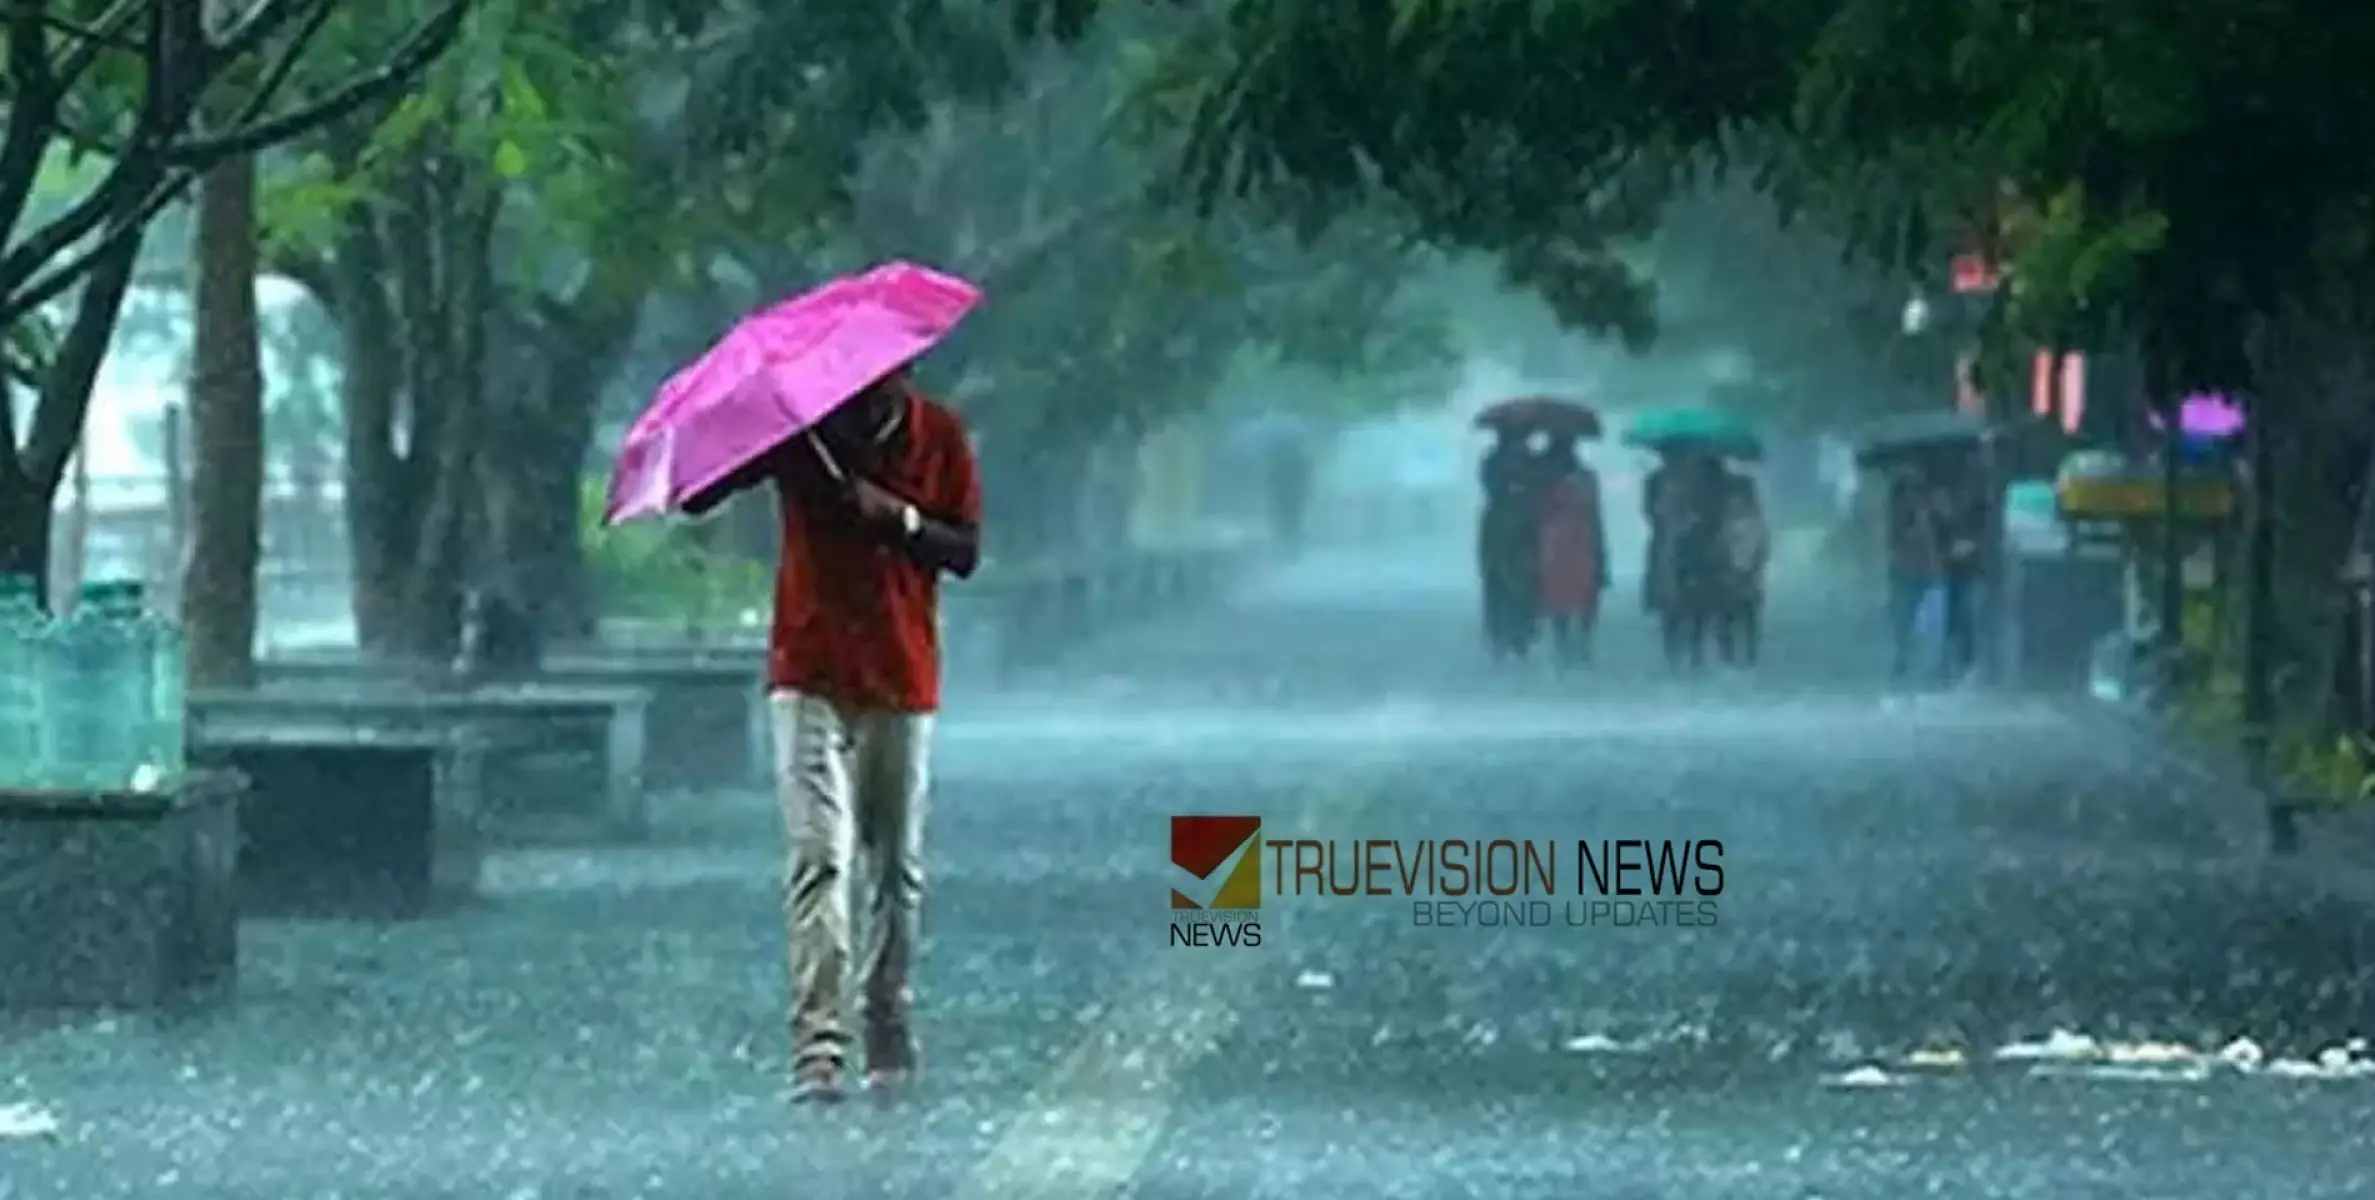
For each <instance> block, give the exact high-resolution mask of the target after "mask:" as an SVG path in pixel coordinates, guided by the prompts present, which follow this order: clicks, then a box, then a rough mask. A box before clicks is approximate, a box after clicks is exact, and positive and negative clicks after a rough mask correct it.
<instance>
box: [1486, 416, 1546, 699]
mask: <svg viewBox="0 0 2375 1200" xmlns="http://www.w3.org/2000/svg"><path fill="white" fill-rule="evenodd" d="M1493 435H1494V440H1493V445H1492V449H1490V450H1488V451H1486V453H1485V456H1484V466H1483V470H1482V472H1481V483H1482V484H1483V487H1484V510H1483V513H1482V514H1481V515H1480V517H1479V518H1478V520H1477V528H1476V569H1477V580H1478V582H1479V583H1480V584H1481V585H1482V592H1483V602H1484V636H1485V644H1486V646H1487V647H1488V648H1489V649H1490V650H1491V651H1492V654H1493V656H1494V657H1495V658H1500V659H1509V658H1523V657H1525V655H1526V653H1527V652H1528V651H1529V650H1531V649H1532V648H1533V644H1534V636H1535V634H1536V632H1537V630H1538V628H1539V622H1540V620H1541V614H1540V612H1539V610H1538V608H1537V603H1536V593H1537V590H1538V583H1537V578H1538V574H1537V573H1538V571H1539V568H1540V562H1539V558H1538V555H1539V548H1538V542H1539V540H1540V533H1539V525H1538V523H1537V517H1536V504H1537V500H1536V497H1537V495H1538V493H1539V489H1538V488H1537V487H1536V483H1537V480H1538V476H1539V472H1538V470H1537V466H1536V463H1535V460H1534V456H1533V455H1532V454H1530V453H1528V451H1527V446H1526V437H1525V435H1524V434H1523V433H1522V432H1520V431H1519V430H1517V429H1515V428H1512V427H1509V426H1497V427H1495V428H1494V430H1493Z"/></svg>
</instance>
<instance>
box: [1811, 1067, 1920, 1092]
mask: <svg viewBox="0 0 2375 1200" xmlns="http://www.w3.org/2000/svg"><path fill="white" fill-rule="evenodd" d="M1909 1082H1911V1081H1910V1080H1908V1079H1906V1078H1905V1077H1904V1076H1901V1075H1891V1074H1889V1073H1888V1072H1887V1071H1884V1070H1882V1069H1880V1068H1879V1067H1875V1066H1870V1065H1866V1066H1861V1067H1857V1068H1856V1069H1855V1070H1852V1071H1846V1072H1843V1073H1841V1074H1838V1075H1831V1076H1826V1077H1825V1078H1824V1079H1823V1086H1825V1087H1835V1088H1892V1087H1903V1086H1905V1085H1906V1084H1907V1083H1909Z"/></svg>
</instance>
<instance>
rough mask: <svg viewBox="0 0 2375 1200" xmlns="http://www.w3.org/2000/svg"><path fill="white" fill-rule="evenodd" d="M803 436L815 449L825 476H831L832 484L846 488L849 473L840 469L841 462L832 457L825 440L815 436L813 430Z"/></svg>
mask: <svg viewBox="0 0 2375 1200" xmlns="http://www.w3.org/2000/svg"><path fill="white" fill-rule="evenodd" d="M803 436H805V437H806V438H807V439H808V444H809V445H810V446H813V447H815V448H816V457H817V459H818V460H819V461H821V462H823V463H824V464H825V474H827V475H830V476H832V477H833V482H835V483H838V484H842V485H845V486H846V485H847V484H848V483H849V472H847V471H844V470H842V469H841V461H840V460H839V459H836V458H834V457H833V451H832V449H831V448H830V447H828V446H826V445H825V440H824V439H823V438H820V437H818V436H816V431H815V430H813V429H811V430H809V431H808V432H807V433H806V434H804V435H803Z"/></svg>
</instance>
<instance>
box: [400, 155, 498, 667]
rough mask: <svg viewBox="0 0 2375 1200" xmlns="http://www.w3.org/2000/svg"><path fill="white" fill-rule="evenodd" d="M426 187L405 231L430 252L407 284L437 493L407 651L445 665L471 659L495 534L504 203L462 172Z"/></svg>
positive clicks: (413, 588) (435, 176)
mask: <svg viewBox="0 0 2375 1200" xmlns="http://www.w3.org/2000/svg"><path fill="white" fill-rule="evenodd" d="M418 182H419V185H420V186H418V188H417V190H416V191H415V192H414V194H413V197H412V202H411V207H410V209H409V211H408V212H407V214H406V218H407V220H406V225H407V227H408V228H409V229H411V231H412V236H417V237H421V238H423V239H425V242H424V244H423V245H421V246H418V247H412V246H407V247H405V255H404V256H405V257H406V258H407V259H411V260H413V261H414V265H415V266H416V267H418V266H421V265H425V266H426V267H427V269H428V272H429V274H428V277H427V278H426V279H425V280H424V279H412V280H409V281H407V280H406V279H405V278H404V277H403V276H401V275H400V276H399V295H400V297H401V309H402V316H403V321H404V329H405V345H406V347H407V348H408V349H409V350H410V351H411V352H412V354H413V360H412V369H411V372H410V375H411V378H410V380H409V384H408V386H407V388H406V391H407V394H408V396H409V398H410V399H411V401H412V405H413V412H414V414H415V422H416V424H415V429H416V431H417V432H416V436H417V437H419V438H420V439H421V443H422V444H419V445H416V446H415V447H414V448H413V452H412V453H413V458H414V460H415V461H416V462H419V463H421V464H423V465H424V466H425V467H426V469H427V472H428V473H427V482H428V487H427V492H426V496H425V501H426V502H425V504H424V505H423V507H422V510H421V516H420V522H421V524H420V537H419V541H418V542H417V543H416V544H415V549H414V552H413V559H412V564H411V571H410V573H409V574H408V575H407V577H406V581H405V582H406V588H405V593H404V604H405V610H406V613H405V615H406V620H405V625H406V629H407V632H408V635H409V636H408V639H407V642H408V644H407V646H406V649H407V650H408V651H409V652H410V656H411V657H412V658H413V659H414V660H416V661H420V662H428V663H445V662H451V661H452V660H453V659H454V657H455V655H456V653H457V652H458V651H459V650H460V649H461V623H462V613H463V607H464V593H465V588H466V586H467V585H468V583H469V582H470V579H469V575H470V570H471V567H472V565H473V564H472V562H471V556H472V552H473V551H474V550H480V551H486V550H492V549H493V547H492V546H489V545H485V544H484V543H483V542H482V541H479V540H475V539H474V535H475V534H477V531H478V530H481V529H484V528H486V527H487V526H488V525H489V524H490V522H488V520H487V513H486V510H485V504H484V496H483V493H482V492H481V489H480V487H479V465H480V462H481V455H480V453H479V451H480V445H481V442H482V441H484V440H485V439H484V434H485V432H486V429H487V424H486V420H485V415H486V414H485V412H484V408H485V392H486V348H487V338H486V330H487V315H488V313H489V312H490V311H491V309H492V307H493V304H494V300H495V287H494V263H493V246H492V243H493V241H494V227H495V220H496V217H497V215H498V212H499V210H500V208H501V194H500V193H499V192H497V191H496V190H494V189H493V188H491V187H488V188H484V189H479V188H477V187H475V186H474V185H475V184H476V183H478V182H480V181H478V180H476V179H475V178H474V177H471V176H468V175H466V174H465V172H464V170H463V169H462V165H461V164H460V163H459V162H458V161H443V162H439V163H436V164H435V166H434V169H431V170H425V171H423V172H421V179H420V180H419V181H418ZM424 259H425V263H424V262H423V260H424ZM481 536H482V535H481Z"/></svg>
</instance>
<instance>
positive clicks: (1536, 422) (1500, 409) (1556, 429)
mask: <svg viewBox="0 0 2375 1200" xmlns="http://www.w3.org/2000/svg"><path fill="white" fill-rule="evenodd" d="M1476 427H1477V428H1478V429H1494V430H1500V431H1503V432H1529V433H1530V432H1532V431H1534V430H1537V429H1540V430H1544V431H1547V432H1550V433H1556V434H1564V435H1566V436H1568V437H1577V438H1596V437H1599V436H1600V414H1599V413H1597V412H1595V411H1593V410H1592V408H1591V406H1590V405H1587V404H1578V403H1576V402H1575V401H1573V400H1559V399H1555V398H1553V397H1550V396H1525V397H1521V398H1519V399H1515V400H1503V401H1501V402H1500V403H1498V404H1495V405H1492V406H1490V407H1488V408H1486V409H1485V410H1484V411H1483V412H1480V413H1478V414H1476Z"/></svg>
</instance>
